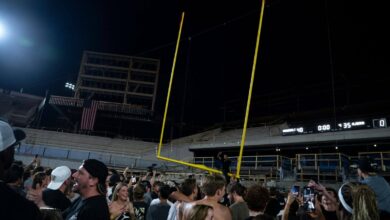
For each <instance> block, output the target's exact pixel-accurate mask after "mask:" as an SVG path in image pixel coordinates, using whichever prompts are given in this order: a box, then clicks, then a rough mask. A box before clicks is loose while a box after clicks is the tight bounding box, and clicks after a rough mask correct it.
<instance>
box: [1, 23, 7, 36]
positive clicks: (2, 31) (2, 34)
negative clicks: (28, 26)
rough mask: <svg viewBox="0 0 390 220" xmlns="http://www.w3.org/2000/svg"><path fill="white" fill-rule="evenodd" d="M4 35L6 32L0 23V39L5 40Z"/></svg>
mask: <svg viewBox="0 0 390 220" xmlns="http://www.w3.org/2000/svg"><path fill="white" fill-rule="evenodd" d="M6 34H7V31H6V28H5V25H4V24H3V23H2V22H0V39H2V38H5V36H6Z"/></svg>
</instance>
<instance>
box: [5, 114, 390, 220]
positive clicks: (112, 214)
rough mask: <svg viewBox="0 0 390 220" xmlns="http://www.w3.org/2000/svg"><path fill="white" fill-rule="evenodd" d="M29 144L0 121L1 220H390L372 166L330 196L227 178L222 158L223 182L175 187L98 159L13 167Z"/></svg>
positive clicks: (387, 193) (209, 178)
mask: <svg viewBox="0 0 390 220" xmlns="http://www.w3.org/2000/svg"><path fill="white" fill-rule="evenodd" d="M24 138H25V133H24V132H23V131H22V130H18V129H13V128H11V126H10V125H9V124H8V123H7V122H4V121H0V219H7V220H13V219H16V220H19V219H20V220H22V219H33V220H36V219H44V220H46V219H47V220H49V219H50V220H51V219H53V220H61V219H65V220H76V219H77V220H92V219H93V220H99V219H101V220H125V219H136V220H165V219H167V220H204V219H207V220H211V219H214V220H230V219H233V220H245V219H266V220H268V219H270V220H272V219H283V220H290V219H294V220H295V219H318V220H323V219H325V220H333V219H336V220H345V219H352V220H379V219H390V214H389V213H390V186H389V184H388V182H387V181H386V180H385V179H384V178H383V177H381V176H379V175H377V174H376V173H375V172H374V170H373V169H372V167H371V166H370V163H369V161H368V160H361V161H360V163H359V168H358V174H359V176H360V177H361V181H360V182H358V183H345V184H343V185H342V186H341V187H340V188H339V189H332V188H329V187H325V186H323V185H322V184H320V183H318V182H317V181H315V180H311V181H309V182H308V183H307V184H306V185H305V186H302V187H301V186H292V189H293V190H292V191H291V192H287V193H285V194H283V193H281V192H279V191H278V190H277V189H276V188H270V189H268V188H266V187H265V186H264V185H260V184H258V183H247V182H245V183H243V182H240V180H239V179H236V178H234V176H233V177H230V176H229V165H230V160H229V158H228V157H227V155H223V154H220V155H219V159H220V161H221V169H222V170H223V172H222V173H223V175H220V174H209V175H203V176H202V178H198V179H196V178H194V176H189V177H187V178H185V179H183V180H181V182H180V183H177V182H176V181H174V180H169V179H167V178H163V177H162V175H158V174H157V173H156V171H152V172H148V173H147V174H146V175H145V176H142V177H135V176H132V175H129V174H130V173H131V171H130V170H129V169H128V168H126V169H125V170H124V171H123V172H118V171H117V170H115V169H109V168H108V167H107V166H106V165H105V164H104V163H103V162H101V161H99V160H95V159H87V160H84V161H83V162H82V163H81V165H80V167H79V168H78V169H77V170H75V169H73V170H72V169H70V168H69V167H67V166H59V167H55V168H54V169H51V168H44V167H42V166H40V158H38V157H35V158H34V160H33V161H32V162H31V164H28V165H24V164H23V163H22V162H20V161H14V149H15V148H16V147H18V146H19V145H20V142H21V141H22V140H23V139H24ZM299 188H302V190H299Z"/></svg>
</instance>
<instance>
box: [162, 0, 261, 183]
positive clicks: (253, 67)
mask: <svg viewBox="0 0 390 220" xmlns="http://www.w3.org/2000/svg"><path fill="white" fill-rule="evenodd" d="M264 7H265V0H262V1H261V9H260V20H259V27H258V31H257V38H256V47H255V54H254V58H253V65H252V74H251V81H250V84H249V92H248V100H247V105H246V111H245V119H244V125H243V129H242V136H241V143H240V154H239V156H238V160H237V169H236V173H235V174H229V175H234V176H235V177H237V178H240V170H241V161H242V155H243V152H244V145H245V138H246V129H247V124H248V117H249V110H250V105H251V97H252V89H253V82H254V79H255V71H256V63H257V55H258V51H259V44H260V34H261V27H262V23H263V15H264ZM184 17H185V12H182V14H181V21H180V27H179V34H178V37H177V42H176V49H175V54H174V57H173V65H172V71H171V77H170V80H169V86H168V94H167V99H166V102H165V110H164V117H163V122H162V128H161V134H160V142H159V144H158V149H157V158H158V159H160V160H165V161H169V162H172V163H177V164H181V165H185V166H189V167H193V168H197V169H200V170H205V171H208V172H211V173H220V174H222V171H221V170H217V169H214V168H211V167H207V166H205V165H203V164H195V163H189V162H185V161H181V160H177V159H172V158H168V157H164V156H161V148H162V142H163V137H164V131H165V123H166V117H167V112H168V106H169V100H170V96H171V88H172V81H173V76H174V73H175V66H176V59H177V52H178V50H179V45H180V39H181V33H182V28H183V23H184Z"/></svg>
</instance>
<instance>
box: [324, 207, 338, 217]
mask: <svg viewBox="0 0 390 220" xmlns="http://www.w3.org/2000/svg"><path fill="white" fill-rule="evenodd" d="M321 211H322V214H323V215H324V217H325V219H326V220H334V219H335V220H337V219H338V218H337V214H336V211H333V212H328V211H326V210H325V209H324V207H322V206H321Z"/></svg>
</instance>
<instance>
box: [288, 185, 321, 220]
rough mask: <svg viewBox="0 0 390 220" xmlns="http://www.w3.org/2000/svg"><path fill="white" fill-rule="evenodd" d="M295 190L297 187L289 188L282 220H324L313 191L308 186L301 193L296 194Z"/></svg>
mask: <svg viewBox="0 0 390 220" xmlns="http://www.w3.org/2000/svg"><path fill="white" fill-rule="evenodd" d="M297 189H298V186H292V187H291V190H290V193H289V194H288V196H287V201H286V206H285V208H284V210H283V215H282V220H298V219H316V220H325V217H324V215H323V214H322V212H321V208H320V207H319V201H317V200H316V196H315V191H314V189H313V188H312V187H309V185H308V186H305V187H304V188H303V189H302V193H296V191H297Z"/></svg>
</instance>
